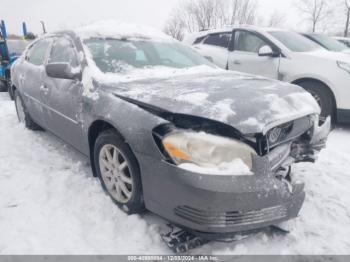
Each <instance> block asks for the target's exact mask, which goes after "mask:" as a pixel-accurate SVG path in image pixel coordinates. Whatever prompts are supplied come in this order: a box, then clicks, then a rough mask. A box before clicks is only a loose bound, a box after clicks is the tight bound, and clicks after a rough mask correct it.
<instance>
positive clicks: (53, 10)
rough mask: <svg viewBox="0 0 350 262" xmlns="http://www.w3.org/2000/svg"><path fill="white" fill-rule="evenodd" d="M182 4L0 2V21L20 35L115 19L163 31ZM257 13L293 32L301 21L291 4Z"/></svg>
mask: <svg viewBox="0 0 350 262" xmlns="http://www.w3.org/2000/svg"><path fill="white" fill-rule="evenodd" d="M181 1H182V0H1V3H0V19H3V20H5V22H6V24H7V28H8V31H9V33H15V34H20V33H21V32H22V31H21V30H22V29H21V28H22V27H21V24H22V22H23V21H26V23H27V27H28V30H29V31H32V32H34V33H36V34H38V33H41V24H40V21H45V24H46V27H47V30H48V31H54V30H58V29H65V28H70V27H76V26H79V25H82V24H87V23H90V22H94V21H97V20H109V19H116V20H121V21H125V22H132V23H139V24H145V25H150V26H153V27H156V28H158V29H162V28H163V26H164V23H165V21H166V20H167V18H168V16H169V14H170V13H171V10H172V9H173V8H174V7H175V6H176V5H178V4H179V3H180V2H181ZM257 1H258V4H259V12H260V14H261V15H263V16H264V17H268V16H269V15H271V14H272V13H273V11H274V10H277V11H278V12H280V13H283V14H285V15H286V21H285V26H286V27H289V28H295V27H297V26H298V23H300V17H299V16H298V15H297V13H296V9H295V8H293V6H292V5H293V0H257Z"/></svg>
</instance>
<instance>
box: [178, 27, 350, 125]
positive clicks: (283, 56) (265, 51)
mask: <svg viewBox="0 0 350 262" xmlns="http://www.w3.org/2000/svg"><path fill="white" fill-rule="evenodd" d="M184 42H185V43H187V44H191V45H194V48H196V49H197V51H198V52H199V53H200V54H202V55H203V56H205V57H206V58H207V59H209V60H211V61H212V62H214V63H215V64H216V65H218V66H219V67H221V68H224V69H228V70H235V71H240V72H246V73H250V74H255V75H261V76H265V77H269V78H274V79H278V80H281V81H286V82H289V83H293V84H297V85H300V86H302V87H303V88H305V89H306V90H307V91H309V92H310V93H311V94H312V95H313V96H314V97H315V99H316V100H317V101H318V103H319V104H320V107H321V109H322V116H323V117H326V116H329V115H331V116H332V117H333V118H334V119H336V120H337V121H338V122H343V123H345V122H347V123H350V56H349V55H346V54H342V53H337V52H330V51H327V50H326V49H324V48H322V47H321V46H319V45H318V44H316V43H314V42H312V41H311V40H309V39H307V38H305V37H303V36H301V35H300V34H298V33H296V32H292V31H287V30H283V29H271V28H260V27H252V26H240V27H230V28H225V29H220V30H210V31H203V32H199V33H196V34H192V35H188V36H187V37H186V38H185V40H184Z"/></svg>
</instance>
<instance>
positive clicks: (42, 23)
mask: <svg viewBox="0 0 350 262" xmlns="http://www.w3.org/2000/svg"><path fill="white" fill-rule="evenodd" d="M40 23H41V27H42V28H43V33H44V34H46V28H45V23H44V21H40Z"/></svg>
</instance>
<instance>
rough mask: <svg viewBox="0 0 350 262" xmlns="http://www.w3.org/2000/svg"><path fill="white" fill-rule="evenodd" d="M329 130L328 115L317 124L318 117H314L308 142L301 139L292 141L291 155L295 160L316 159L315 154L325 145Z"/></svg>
mask: <svg viewBox="0 0 350 262" xmlns="http://www.w3.org/2000/svg"><path fill="white" fill-rule="evenodd" d="M330 131H331V118H330V117H328V118H327V119H326V121H325V122H324V123H322V124H321V125H320V124H319V119H318V117H315V119H314V126H313V129H312V130H311V134H310V136H311V140H310V141H309V142H308V143H305V142H303V141H300V142H297V143H294V144H293V145H292V149H291V156H292V157H293V158H294V159H295V160H296V162H315V161H316V160H317V154H318V153H319V152H320V151H321V150H322V149H323V148H325V147H326V142H327V138H328V135H329V133H330Z"/></svg>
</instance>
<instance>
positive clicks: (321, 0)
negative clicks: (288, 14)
mask: <svg viewBox="0 0 350 262" xmlns="http://www.w3.org/2000/svg"><path fill="white" fill-rule="evenodd" d="M296 6H297V8H298V9H299V11H301V12H302V13H303V14H304V15H305V16H306V18H307V19H308V20H309V21H311V22H312V32H315V31H316V29H317V25H318V24H319V23H320V22H322V21H323V20H325V19H326V18H327V17H328V16H329V15H330V14H331V10H330V9H329V7H328V5H327V3H326V0H298V1H297V5H296Z"/></svg>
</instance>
